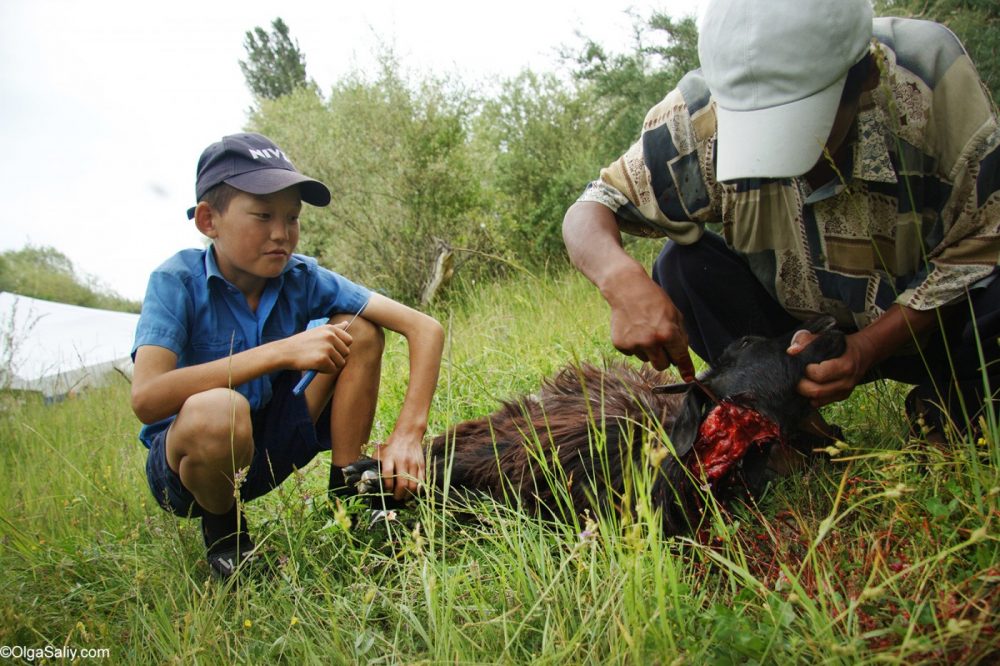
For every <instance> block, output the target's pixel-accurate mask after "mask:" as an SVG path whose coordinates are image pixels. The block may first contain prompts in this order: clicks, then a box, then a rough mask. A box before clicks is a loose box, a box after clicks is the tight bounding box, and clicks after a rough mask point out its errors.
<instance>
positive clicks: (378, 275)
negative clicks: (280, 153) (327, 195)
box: [251, 54, 495, 302]
mask: <svg viewBox="0 0 1000 666" xmlns="http://www.w3.org/2000/svg"><path fill="white" fill-rule="evenodd" d="M399 71H400V68H399V65H398V62H397V61H396V60H395V58H394V57H393V56H392V55H391V54H385V55H383V58H382V63H381V67H380V70H379V72H378V75H377V76H376V77H375V79H374V80H372V81H368V80H365V79H364V78H363V77H362V76H361V75H360V74H358V73H355V74H353V75H351V76H349V77H347V78H345V79H344V80H342V81H341V82H339V83H338V84H337V85H336V86H335V87H334V88H333V90H332V91H331V93H330V96H329V100H328V101H325V100H323V99H322V98H321V97H320V96H319V95H318V94H317V93H315V92H313V91H310V90H308V89H300V90H298V91H296V92H295V93H293V94H291V95H287V96H285V97H281V98H279V99H277V100H261V105H260V109H259V110H258V111H257V112H255V113H254V114H253V116H252V118H251V125H252V126H253V128H254V129H255V130H257V131H260V132H262V133H264V134H266V135H268V136H270V137H271V138H273V139H274V140H275V141H276V142H277V143H278V144H279V145H281V146H282V147H283V148H284V150H285V151H286V152H287V153H288V154H289V155H291V156H292V159H293V160H294V161H295V162H296V164H297V166H298V167H299V168H300V169H301V170H302V171H304V172H305V173H308V174H310V175H312V176H314V177H316V178H319V179H321V180H323V181H324V182H325V183H327V184H328V185H329V186H330V189H331V190H332V192H333V201H332V203H331V204H330V206H329V207H327V208H325V209H321V210H313V211H308V216H307V218H306V221H305V224H304V226H303V232H302V243H301V245H300V251H302V252H304V253H306V254H311V255H313V256H315V257H317V258H318V259H319V260H320V262H321V263H323V264H324V265H326V266H329V267H331V268H334V269H335V270H338V271H339V272H342V273H344V274H345V275H347V276H349V277H351V278H352V279H356V280H359V281H361V282H364V283H366V284H368V285H370V286H372V287H374V288H377V289H381V290H383V291H385V292H387V293H388V294H389V295H391V296H393V297H395V298H399V299H402V300H404V301H409V302H414V301H416V300H417V298H418V296H419V294H420V291H421V289H422V288H423V285H424V283H425V282H426V281H427V279H428V278H429V276H430V274H431V270H432V267H433V264H434V261H435V259H436V257H437V253H438V247H439V245H440V244H447V245H448V246H451V247H458V248H463V247H474V248H477V249H478V250H480V251H483V252H487V253H488V252H490V251H491V250H492V245H493V243H492V241H491V238H492V236H493V231H494V230H493V229H492V228H491V227H492V223H493V221H494V219H495V218H494V217H492V216H490V215H488V214H487V210H488V206H487V201H486V199H485V197H484V196H483V170H484V168H485V165H484V164H483V163H482V159H481V157H480V156H479V155H477V154H475V153H474V151H472V150H471V147H470V143H469V141H468V129H467V128H468V125H469V120H470V118H471V116H472V113H473V111H474V108H475V105H476V99H475V96H474V95H472V94H470V93H469V91H467V90H465V89H463V88H461V87H454V86H452V84H451V83H450V82H448V81H446V80H440V79H430V78H428V79H424V80H421V81H418V82H416V83H411V82H410V81H408V80H406V79H404V78H403V76H402V75H401V74H400V73H399ZM484 268H485V270H489V268H488V267H484ZM482 269H483V268H481V270H482Z"/></svg>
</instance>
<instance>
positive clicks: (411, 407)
mask: <svg viewBox="0 0 1000 666" xmlns="http://www.w3.org/2000/svg"><path fill="white" fill-rule="evenodd" d="M362 316H363V317H364V318H365V319H367V320H368V321H370V322H372V323H374V324H377V325H379V326H382V327H383V328H388V329H389V330H392V331H395V332H397V333H399V334H400V335H402V336H403V337H405V338H406V342H407V346H408V347H409V352H410V381H409V384H408V386H407V388H406V397H405V398H404V399H403V407H402V409H401V410H400V412H399V417H398V418H397V419H396V425H395V426H394V427H393V429H392V434H390V435H389V438H388V439H387V440H386V442H385V444H384V445H382V446H380V447H378V448H377V449H376V451H375V457H376V458H377V459H379V460H380V461H381V463H382V476H383V482H384V484H385V486H386V488H391V489H392V490H393V494H394V495H395V496H396V497H397V498H399V499H402V498H403V497H405V496H406V494H407V493H408V492H415V491H416V490H417V487H418V482H419V481H423V478H424V449H423V438H424V434H425V433H426V432H427V417H428V414H429V413H430V409H431V398H432V397H433V396H434V389H435V388H436V387H437V381H438V373H439V372H440V370H441V353H442V351H443V349H444V329H443V328H442V327H441V324H439V323H438V322H437V320H436V319H434V318H433V317H430V316H428V315H425V314H424V313H422V312H418V311H417V310H414V309H412V308H409V307H407V306H405V305H403V304H402V303H397V302H396V301H394V300H392V299H389V298H386V297H385V296H382V295H380V294H372V297H371V300H370V301H369V302H368V306H367V307H366V308H365V311H364V314H363V315H362ZM393 477H395V478H393Z"/></svg>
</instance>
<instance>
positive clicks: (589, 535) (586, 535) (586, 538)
mask: <svg viewBox="0 0 1000 666" xmlns="http://www.w3.org/2000/svg"><path fill="white" fill-rule="evenodd" d="M577 536H578V537H579V539H580V543H590V542H591V541H594V540H595V539H596V538H597V522H595V521H594V519H593V518H591V517H590V516H587V521H586V523H584V525H583V531H582V532H580V533H579V534H578V535H577Z"/></svg>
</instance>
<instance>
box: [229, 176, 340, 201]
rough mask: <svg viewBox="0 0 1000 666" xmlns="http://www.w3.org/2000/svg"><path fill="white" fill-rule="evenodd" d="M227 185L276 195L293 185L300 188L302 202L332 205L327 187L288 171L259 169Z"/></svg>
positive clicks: (230, 180) (231, 179) (252, 191)
mask: <svg viewBox="0 0 1000 666" xmlns="http://www.w3.org/2000/svg"><path fill="white" fill-rule="evenodd" d="M223 182H225V183H228V184H229V185H232V186H233V187H235V188H236V189H238V190H242V191H244V192H249V193H250V194H274V193H275V192H280V191H281V190H283V189H285V188H288V187H291V186H293V185H298V186H299V194H300V196H301V197H302V200H303V201H305V202H306V203H307V204H312V205H313V206H326V205H327V204H329V203H330V190H329V189H328V188H327V186H326V185H324V184H323V183H321V182H319V181H318V180H314V179H312V178H310V177H308V176H305V175H303V174H301V173H299V172H297V171H289V170H288V169H258V170H257V171H248V172H247V173H241V174H240V175H238V176H233V177H232V178H227V179H226V180H225V181H223Z"/></svg>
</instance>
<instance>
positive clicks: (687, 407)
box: [670, 384, 710, 458]
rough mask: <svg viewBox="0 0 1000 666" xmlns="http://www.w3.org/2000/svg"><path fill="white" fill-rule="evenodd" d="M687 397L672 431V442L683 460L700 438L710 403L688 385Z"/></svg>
mask: <svg viewBox="0 0 1000 666" xmlns="http://www.w3.org/2000/svg"><path fill="white" fill-rule="evenodd" d="M688 387H689V388H688V392H687V395H685V396H684V402H683V403H681V411H680V414H678V415H677V419H676V420H675V421H674V426H673V427H672V428H671V429H670V442H671V444H673V445H674V451H676V452H677V457H678V458H682V457H684V456H685V455H687V453H688V452H689V451H690V450H691V448H692V447H693V446H694V442H695V440H696V439H697V438H698V429H699V428H701V422H702V420H703V415H704V412H705V405H706V404H708V403H709V402H710V399H709V397H708V396H706V395H705V394H704V392H702V391H700V390H699V389H698V388H696V387H694V386H691V385H690V384H689V385H688Z"/></svg>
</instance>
